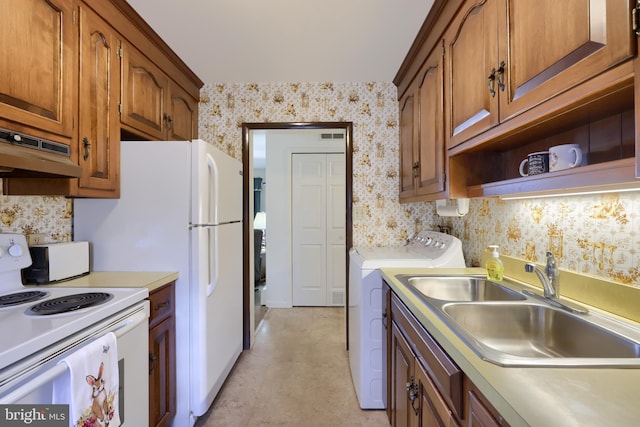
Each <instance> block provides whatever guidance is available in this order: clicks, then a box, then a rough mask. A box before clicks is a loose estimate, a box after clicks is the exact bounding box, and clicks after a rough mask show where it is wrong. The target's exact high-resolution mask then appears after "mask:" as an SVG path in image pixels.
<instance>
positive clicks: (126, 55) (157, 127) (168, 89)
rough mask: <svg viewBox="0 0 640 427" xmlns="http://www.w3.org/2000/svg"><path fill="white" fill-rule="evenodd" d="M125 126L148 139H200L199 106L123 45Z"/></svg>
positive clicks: (164, 75) (140, 56)
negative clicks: (198, 137)
mask: <svg viewBox="0 0 640 427" xmlns="http://www.w3.org/2000/svg"><path fill="white" fill-rule="evenodd" d="M121 103H122V117H121V121H122V125H123V128H124V129H126V130H128V131H131V132H133V133H136V134H138V135H141V136H143V137H145V138H147V139H158V140H187V141H190V140H192V139H195V138H197V136H198V129H197V126H198V102H197V100H196V99H194V98H193V96H191V95H190V94H189V93H188V92H187V91H186V90H184V89H182V88H181V87H180V86H178V84H177V83H175V82H174V81H172V80H171V79H170V78H169V77H168V76H167V75H166V74H165V73H164V72H162V71H161V70H160V69H159V68H158V67H156V66H155V65H154V64H153V62H151V61H150V60H149V59H148V58H147V57H146V56H144V55H143V54H142V53H141V52H140V51H139V50H138V49H136V48H134V47H133V46H131V45H129V44H127V43H123V49H122V100H121Z"/></svg>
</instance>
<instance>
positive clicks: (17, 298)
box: [0, 291, 48, 307]
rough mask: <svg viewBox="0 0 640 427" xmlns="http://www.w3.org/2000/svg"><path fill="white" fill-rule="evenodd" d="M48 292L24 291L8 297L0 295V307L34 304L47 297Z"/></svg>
mask: <svg viewBox="0 0 640 427" xmlns="http://www.w3.org/2000/svg"><path fill="white" fill-rule="evenodd" d="M47 295H48V294H47V292H43V291H24V292H17V293H13V294H8V295H0V307H12V306H14V305H18V304H23V303H25V302H33V301H37V300H39V299H42V298H44V297H46V296H47Z"/></svg>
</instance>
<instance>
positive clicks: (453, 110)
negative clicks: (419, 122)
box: [445, 0, 504, 148]
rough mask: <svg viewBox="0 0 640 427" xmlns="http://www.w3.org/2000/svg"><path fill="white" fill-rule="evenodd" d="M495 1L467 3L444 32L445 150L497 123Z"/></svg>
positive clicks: (482, 0)
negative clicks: (445, 89)
mask: <svg viewBox="0 0 640 427" xmlns="http://www.w3.org/2000/svg"><path fill="white" fill-rule="evenodd" d="M498 1H499V0H468V1H467V2H465V4H464V5H463V7H462V9H461V10H460V11H459V13H458V15H457V16H456V18H455V19H454V20H453V21H452V23H451V25H450V27H449V28H448V30H447V32H446V33H445V49H446V51H445V58H447V59H446V71H445V73H446V81H445V85H446V86H445V87H446V88H447V93H446V99H445V104H446V105H447V106H448V107H447V114H446V124H447V135H446V138H447V147H448V148H451V147H454V146H456V145H458V144H459V143H461V142H463V141H465V140H467V139H469V138H471V137H473V136H475V135H477V134H479V133H480V132H483V131H485V130H487V129H489V128H491V127H493V126H495V125H496V124H498V119H499V117H498V114H499V112H498V96H497V91H498V90H499V89H498V85H497V83H496V80H495V72H494V70H495V68H496V66H497V65H496V64H498V31H497V17H498V15H497V11H498V8H497V2H498ZM502 1H504V0H502ZM491 76H492V78H490V77H491Z"/></svg>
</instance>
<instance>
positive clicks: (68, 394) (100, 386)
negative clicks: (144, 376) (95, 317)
mask: <svg viewBox="0 0 640 427" xmlns="http://www.w3.org/2000/svg"><path fill="white" fill-rule="evenodd" d="M60 363H66V365H67V366H68V368H69V369H68V371H67V373H65V374H64V375H62V376H60V377H58V379H56V381H55V382H54V384H53V403H69V404H70V406H69V426H71V427H76V426H82V425H96V426H101V427H106V426H109V427H118V426H119V425H120V414H119V412H118V387H119V375H118V348H117V341H116V336H115V335H114V334H113V333H112V332H110V333H108V334H106V335H104V336H103V337H101V338H98V339H96V340H95V341H92V342H91V343H89V344H87V345H86V346H84V347H82V348H80V349H78V350H77V351H75V352H74V353H72V354H70V355H69V356H67V357H65V358H64V359H63V360H61V361H60Z"/></svg>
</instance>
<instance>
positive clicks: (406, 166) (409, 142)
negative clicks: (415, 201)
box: [400, 84, 419, 200]
mask: <svg viewBox="0 0 640 427" xmlns="http://www.w3.org/2000/svg"><path fill="white" fill-rule="evenodd" d="M416 86H417V85H415V84H412V85H411V87H410V88H409V89H408V90H407V92H406V93H405V94H404V95H403V96H402V98H400V199H401V200H402V199H404V198H408V197H412V196H415V190H416V174H417V171H418V163H417V158H418V156H417V154H416V152H415V151H416V149H417V146H418V142H417V140H418V125H419V122H418V119H417V117H416V116H417V114H418V111H419V110H418V108H419V107H418V93H417V90H418V88H417V87H416Z"/></svg>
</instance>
